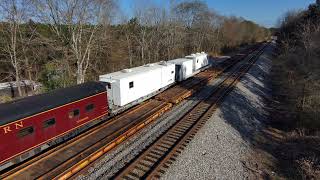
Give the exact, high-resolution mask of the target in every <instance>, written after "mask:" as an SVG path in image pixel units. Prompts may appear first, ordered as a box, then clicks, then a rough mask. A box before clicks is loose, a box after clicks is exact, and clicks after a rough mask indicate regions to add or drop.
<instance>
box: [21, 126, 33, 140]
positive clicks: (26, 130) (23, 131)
mask: <svg viewBox="0 0 320 180" xmlns="http://www.w3.org/2000/svg"><path fill="white" fill-rule="evenodd" d="M33 132H34V129H33V127H27V128H24V129H21V130H20V131H19V132H18V137H19V138H22V137H25V136H27V135H30V134H32V133H33Z"/></svg>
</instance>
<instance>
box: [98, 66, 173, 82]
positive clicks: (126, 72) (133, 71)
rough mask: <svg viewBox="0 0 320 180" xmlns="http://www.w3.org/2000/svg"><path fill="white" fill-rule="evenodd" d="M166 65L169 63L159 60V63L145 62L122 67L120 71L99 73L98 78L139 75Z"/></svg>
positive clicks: (116, 78) (119, 77)
mask: <svg viewBox="0 0 320 180" xmlns="http://www.w3.org/2000/svg"><path fill="white" fill-rule="evenodd" d="M167 65H170V63H166V62H159V63H153V64H146V65H143V66H138V67H134V68H131V69H123V70H121V71H117V72H113V73H110V74H105V75H100V76H99V77H100V79H104V80H106V79H110V80H120V79H124V78H127V77H131V76H135V75H139V74H144V73H146V72H149V71H152V70H156V69H161V68H163V66H167Z"/></svg>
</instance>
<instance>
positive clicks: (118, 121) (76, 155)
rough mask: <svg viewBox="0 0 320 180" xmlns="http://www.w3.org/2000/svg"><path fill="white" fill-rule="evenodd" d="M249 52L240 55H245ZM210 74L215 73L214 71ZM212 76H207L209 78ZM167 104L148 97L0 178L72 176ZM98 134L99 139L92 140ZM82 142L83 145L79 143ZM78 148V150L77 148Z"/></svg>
mask: <svg viewBox="0 0 320 180" xmlns="http://www.w3.org/2000/svg"><path fill="white" fill-rule="evenodd" d="M250 53H251V52H250ZM250 53H248V54H247V55H246V56H244V57H243V58H245V57H247V56H248V55H249V54H250ZM240 60H241V58H237V59H235V60H234V61H230V63H227V64H226V65H225V66H224V68H223V69H221V70H219V73H222V71H225V70H226V69H228V68H230V67H232V66H233V65H234V64H236V63H237V62H239V61H240ZM213 72H214V71H213ZM210 73H212V71H210V70H208V71H206V72H203V73H202V74H204V78H205V77H206V76H207V77H208V78H209V76H208V74H210ZM216 73H217V72H216ZM200 76H201V75H200ZM211 76H212V77H216V76H217V74H214V75H211ZM212 77H210V78H211V79H212ZM205 82H206V81H205ZM201 85H203V84H201ZM171 106H172V104H171V103H169V102H166V101H160V100H156V99H152V100H149V101H147V102H145V103H143V104H142V105H139V106H137V107H135V108H133V109H131V110H130V111H128V112H125V113H123V114H122V115H120V116H117V117H115V118H113V119H112V120H109V121H108V122H107V123H104V124H101V125H99V126H97V127H95V128H92V129H90V130H89V131H87V132H85V133H83V134H81V135H79V136H77V137H76V138H74V139H72V140H71V141H68V142H66V143H63V144H61V145H59V146H57V147H55V148H52V149H51V150H49V151H47V152H45V153H43V154H41V155H39V156H37V157H35V158H33V159H31V160H29V161H27V162H26V163H23V164H22V165H21V166H18V167H16V168H14V169H12V170H10V171H8V172H6V173H4V174H1V175H0V179H1V178H5V179H20V178H23V179H29V178H32V179H34V178H41V179H53V178H60V179H66V178H69V177H72V176H73V175H74V174H76V173H77V172H78V171H80V170H81V169H83V168H84V167H86V166H88V165H89V164H90V163H92V162H94V161H95V160H96V159H98V158H99V157H101V156H102V155H103V154H105V153H107V152H108V151H110V150H111V149H113V148H114V147H116V146H117V145H119V144H121V143H122V142H123V141H124V140H125V139H127V138H128V137H130V136H132V135H134V134H135V133H136V132H138V131H139V130H140V129H142V128H143V127H144V126H146V125H148V124H149V123H150V122H152V121H154V120H155V119H157V117H159V116H160V115H161V114H162V113H164V112H166V111H167V110H169V109H170V108H171ZM110 129H113V130H114V132H112V133H110V132H111V131H110ZM98 137H99V138H100V139H101V140H98V141H97V140H95V139H97V138H98ZM84 142H85V143H84ZM84 144H86V145H87V147H86V148H84V147H83V146H84ZM88 144H90V145H88ZM80 149H82V150H81V151H80Z"/></svg>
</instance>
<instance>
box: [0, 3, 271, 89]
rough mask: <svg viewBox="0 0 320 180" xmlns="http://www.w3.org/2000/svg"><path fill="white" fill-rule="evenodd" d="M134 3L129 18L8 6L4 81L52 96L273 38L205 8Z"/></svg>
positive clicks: (66, 6) (93, 8) (86, 9)
mask: <svg viewBox="0 0 320 180" xmlns="http://www.w3.org/2000/svg"><path fill="white" fill-rule="evenodd" d="M134 2H135V7H133V8H132V12H133V16H132V18H128V17H126V16H125V15H123V14H121V13H118V12H119V4H117V3H118V2H117V1H116V0H1V1H0V12H1V14H0V19H1V22H0V61H1V64H0V78H1V79H0V81H2V82H4V81H10V80H11V81H19V80H21V79H28V80H33V81H39V82H41V83H42V84H43V85H44V87H45V88H46V90H52V89H56V88H61V87H66V86H70V85H72V84H79V83H83V82H85V81H89V80H97V77H98V75H101V74H106V73H109V72H113V71H117V70H120V69H123V68H130V67H134V66H138V65H142V64H146V63H152V62H158V61H162V60H170V59H174V58H177V57H183V56H185V55H188V54H190V53H194V52H201V51H206V52H208V53H210V54H220V53H223V52H224V51H225V50H228V49H232V48H233V47H236V46H239V45H242V44H247V43H252V42H256V41H263V40H265V38H267V37H268V36H270V31H269V30H268V29H267V28H264V27H261V26H259V25H257V24H255V23H253V22H251V21H248V20H245V19H243V18H238V17H225V16H222V15H219V14H218V13H216V12H215V11H214V10H211V9H210V8H209V7H208V5H207V4H206V3H205V2H203V1H201V0H187V1H177V2H176V1H170V7H159V6H157V5H155V4H152V3H150V4H148V3H144V2H147V1H141V0H135V1H134ZM130 17H131V16H130ZM18 89H19V87H18ZM19 93H22V92H21V90H19Z"/></svg>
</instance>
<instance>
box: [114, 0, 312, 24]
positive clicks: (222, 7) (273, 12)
mask: <svg viewBox="0 0 320 180" xmlns="http://www.w3.org/2000/svg"><path fill="white" fill-rule="evenodd" d="M134 1H136V0H119V2H120V9H121V10H122V12H124V13H125V14H126V15H127V16H132V14H133V13H132V9H133V7H134ZM138 1H142V2H143V3H142V4H146V3H150V2H151V3H152V4H155V5H157V6H165V7H168V5H169V0H138ZM203 1H204V2H206V3H207V4H208V6H209V8H211V9H213V10H215V11H216V12H218V13H219V14H221V15H226V16H231V15H234V16H238V17H240V16H241V17H243V18H245V19H247V20H251V21H254V22H256V23H258V24H260V25H263V26H266V27H273V26H275V25H276V24H277V22H278V20H279V18H280V17H281V16H282V15H283V14H284V13H285V12H287V11H289V10H299V9H305V8H307V7H308V5H309V4H311V3H314V2H315V0H203Z"/></svg>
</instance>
